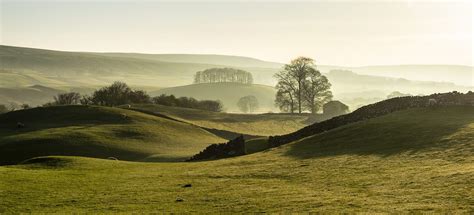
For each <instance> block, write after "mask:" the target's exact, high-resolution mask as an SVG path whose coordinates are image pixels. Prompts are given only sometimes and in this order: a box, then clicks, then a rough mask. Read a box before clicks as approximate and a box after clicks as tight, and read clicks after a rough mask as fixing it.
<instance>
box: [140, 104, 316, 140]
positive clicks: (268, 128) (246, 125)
mask: <svg viewBox="0 0 474 215" xmlns="http://www.w3.org/2000/svg"><path fill="white" fill-rule="evenodd" d="M132 108H133V109H137V110H142V111H148V112H152V113H157V114H163V115H166V116H168V117H171V118H174V119H177V120H180V121H185V122H188V123H192V124H195V125H197V126H201V127H205V128H213V129H219V130H226V131H231V132H236V133H242V134H252V135H258V136H270V135H282V134H287V133H290V132H294V131H296V130H298V129H301V128H302V127H304V126H306V125H309V124H311V123H314V122H315V121H321V120H323V118H322V116H320V115H318V116H312V115H310V114H279V113H278V114H277V113H266V114H236V113H223V112H210V111H204V110H197V109H190V108H180V107H170V106H163V105H155V104H136V105H133V107H132Z"/></svg>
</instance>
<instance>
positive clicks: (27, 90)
mask: <svg viewBox="0 0 474 215" xmlns="http://www.w3.org/2000/svg"><path fill="white" fill-rule="evenodd" d="M63 92H65V91H62V90H59V89H54V88H50V87H45V86H41V85H33V86H30V87H20V88H0V104H3V105H6V106H8V105H9V104H10V103H14V104H15V105H17V106H19V105H21V104H28V105H30V106H37V105H42V104H45V103H47V102H50V101H53V97H54V96H56V95H57V94H59V93H63ZM2 102H5V103H2Z"/></svg>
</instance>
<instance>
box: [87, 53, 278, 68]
mask: <svg viewBox="0 0 474 215" xmlns="http://www.w3.org/2000/svg"><path fill="white" fill-rule="evenodd" d="M96 54H99V55H103V56H112V57H126V58H138V59H146V60H156V61H165V62H174V63H197V64H211V65H221V66H230V67H248V68H276V69H279V68H281V67H282V66H283V64H281V63H275V62H269V61H263V60H259V59H255V58H250V57H243V56H232V55H209V54H142V53H96Z"/></svg>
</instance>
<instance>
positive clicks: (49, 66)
mask: <svg viewBox="0 0 474 215" xmlns="http://www.w3.org/2000/svg"><path fill="white" fill-rule="evenodd" d="M0 61H1V65H0V88H25V87H30V86H32V85H42V86H46V87H51V88H58V89H62V90H66V91H68V90H70V89H91V88H99V87H102V86H104V85H108V84H111V83H112V82H113V81H117V80H118V81H125V82H127V83H128V84H129V85H131V86H134V87H136V88H140V89H149V90H150V91H154V90H155V89H158V88H160V89H161V88H169V87H176V86H182V85H188V84H190V83H192V82H193V75H194V74H195V72H197V71H202V70H205V69H209V68H222V67H233V68H236V69H242V70H245V71H248V72H250V73H252V74H253V78H254V83H257V84H264V85H267V87H263V86H262V85H259V86H262V87H257V88H254V90H257V89H258V90H259V91H261V92H258V94H259V95H261V99H260V100H261V103H262V107H265V108H262V111H265V112H267V111H275V108H274V106H273V102H270V100H271V101H273V99H274V94H272V95H270V93H269V88H270V87H268V86H274V85H275V83H276V80H275V79H274V78H273V75H274V74H275V73H276V72H277V71H279V70H280V69H281V68H280V66H281V64H279V63H272V62H267V61H262V60H258V59H253V58H247V57H239V56H226V55H199V54H196V55H192V54H140V53H91V52H65V51H52V50H44V49H33V48H23V47H13V46H3V45H0ZM317 68H318V69H319V70H320V71H321V72H323V73H324V74H325V75H327V76H328V79H329V80H330V82H331V84H332V90H333V93H334V95H335V99H337V100H341V101H343V102H344V103H346V104H348V105H349V106H350V107H351V109H356V108H358V107H360V106H362V105H366V104H370V103H373V102H376V101H380V100H383V99H385V98H386V96H387V95H388V94H390V93H391V92H393V91H400V92H403V93H410V94H412V95H418V94H431V93H435V92H443V91H444V92H448V91H453V90H457V91H461V92H467V91H469V90H474V89H473V86H474V85H473V83H474V80H473V77H474V70H473V67H469V66H456V65H394V66H367V67H341V66H330V65H318V67H317ZM333 69H344V70H350V71H352V72H342V73H341V72H331V70H333ZM411 79H413V80H417V81H413V80H411ZM184 88H188V87H184ZM178 89H179V87H178ZM168 90H169V89H168ZM174 90H177V89H174ZM243 92H246V90H244V91H243ZM251 92H252V93H257V92H254V91H251ZM153 93H155V92H153ZM232 93H239V92H232ZM180 95H184V94H180ZM187 95H188V96H190V95H192V94H187ZM211 95H212V97H214V98H221V97H222V96H214V94H211ZM239 95H240V94H239ZM264 95H267V96H264ZM198 97H199V96H198ZM201 97H202V96H201ZM201 97H200V98H201ZM235 97H236V96H234V97H233V98H231V99H229V100H232V101H230V103H228V105H229V110H235V109H236V108H235V106H234V105H233V104H234V103H235V102H236V101H234V100H235ZM12 99H13V100H12ZM16 100H21V99H18V98H8V100H6V102H7V103H9V102H14V101H16ZM223 100H224V99H223Z"/></svg>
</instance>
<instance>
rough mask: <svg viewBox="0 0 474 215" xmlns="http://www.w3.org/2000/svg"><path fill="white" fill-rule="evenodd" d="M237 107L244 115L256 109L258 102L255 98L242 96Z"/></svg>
mask: <svg viewBox="0 0 474 215" xmlns="http://www.w3.org/2000/svg"><path fill="white" fill-rule="evenodd" d="M237 107H239V109H240V111H242V112H244V113H248V112H250V113H251V112H254V111H255V110H256V109H257V108H258V100H257V98H256V97H255V96H244V97H242V98H240V99H239V101H238V102H237Z"/></svg>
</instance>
